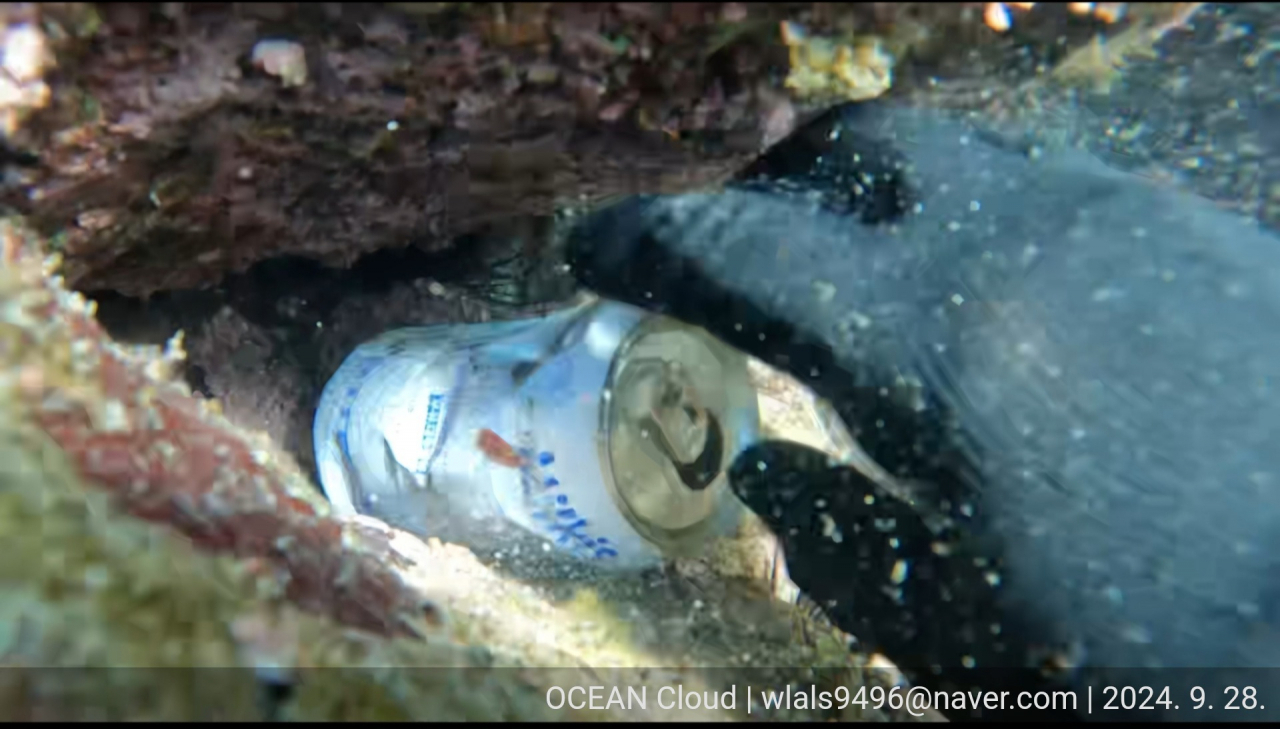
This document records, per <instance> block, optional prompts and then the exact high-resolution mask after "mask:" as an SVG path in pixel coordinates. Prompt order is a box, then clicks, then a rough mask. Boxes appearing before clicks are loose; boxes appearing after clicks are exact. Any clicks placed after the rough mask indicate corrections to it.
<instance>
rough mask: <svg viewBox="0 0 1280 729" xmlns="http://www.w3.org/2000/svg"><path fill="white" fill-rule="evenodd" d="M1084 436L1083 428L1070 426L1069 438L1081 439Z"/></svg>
mask: <svg viewBox="0 0 1280 729" xmlns="http://www.w3.org/2000/svg"><path fill="white" fill-rule="evenodd" d="M1084 436H1085V430H1084V428H1072V429H1071V440H1083V439H1084Z"/></svg>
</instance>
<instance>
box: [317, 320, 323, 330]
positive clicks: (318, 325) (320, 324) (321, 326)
mask: <svg viewBox="0 0 1280 729" xmlns="http://www.w3.org/2000/svg"><path fill="white" fill-rule="evenodd" d="M316 329H324V322H322V321H318V322H316Z"/></svg>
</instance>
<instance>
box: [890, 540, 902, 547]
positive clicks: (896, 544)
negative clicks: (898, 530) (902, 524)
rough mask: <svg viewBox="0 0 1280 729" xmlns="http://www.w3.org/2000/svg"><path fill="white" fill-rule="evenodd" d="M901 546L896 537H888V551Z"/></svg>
mask: <svg viewBox="0 0 1280 729" xmlns="http://www.w3.org/2000/svg"><path fill="white" fill-rule="evenodd" d="M901 544H902V542H900V541H898V538H897V537H889V548H890V549H897V548H898V546H899V545H901Z"/></svg>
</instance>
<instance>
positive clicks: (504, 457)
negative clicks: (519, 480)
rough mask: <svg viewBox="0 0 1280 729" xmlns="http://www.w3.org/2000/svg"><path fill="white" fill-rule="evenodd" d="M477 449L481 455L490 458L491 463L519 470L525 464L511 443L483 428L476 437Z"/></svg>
mask: <svg viewBox="0 0 1280 729" xmlns="http://www.w3.org/2000/svg"><path fill="white" fill-rule="evenodd" d="M476 447H477V448H479V449H480V452H481V453H484V454H485V456H487V457H488V458H489V460H490V461H493V462H494V463H497V464H498V465H501V466H506V467H507V468H519V467H520V466H521V465H523V464H524V459H523V458H521V457H520V454H519V453H517V452H516V449H515V448H513V447H512V446H511V444H510V443H508V442H507V441H505V440H503V438H502V436H500V435H498V434H497V433H495V432H493V431H492V430H489V429H488V428H481V429H480V432H479V434H477V436H476Z"/></svg>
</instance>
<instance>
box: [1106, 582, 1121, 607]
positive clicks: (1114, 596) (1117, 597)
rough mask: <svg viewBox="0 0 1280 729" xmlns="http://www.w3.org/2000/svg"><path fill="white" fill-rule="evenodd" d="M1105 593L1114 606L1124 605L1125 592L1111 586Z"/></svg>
mask: <svg viewBox="0 0 1280 729" xmlns="http://www.w3.org/2000/svg"><path fill="white" fill-rule="evenodd" d="M1105 592H1106V594H1107V599H1108V600H1110V601H1111V603H1112V604H1113V605H1123V604H1124V592H1122V591H1121V590H1120V588H1119V587H1116V586H1115V585H1111V586H1109V587H1108V588H1107V589H1106V591H1105Z"/></svg>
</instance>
